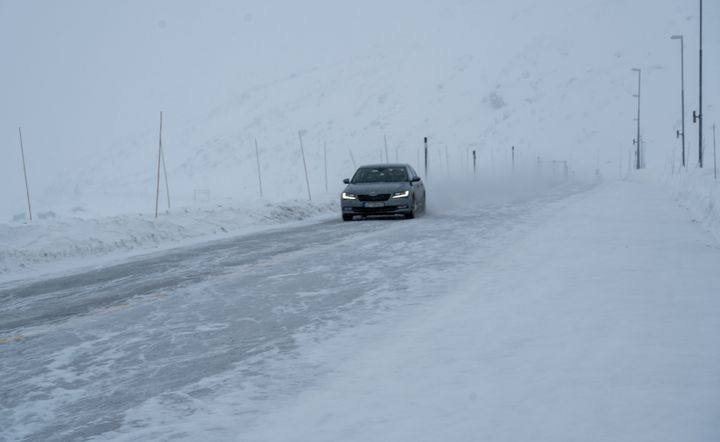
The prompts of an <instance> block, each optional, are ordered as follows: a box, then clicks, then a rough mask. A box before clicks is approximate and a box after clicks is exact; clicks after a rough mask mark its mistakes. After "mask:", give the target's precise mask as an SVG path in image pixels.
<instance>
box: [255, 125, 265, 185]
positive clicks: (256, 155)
mask: <svg viewBox="0 0 720 442" xmlns="http://www.w3.org/2000/svg"><path fill="white" fill-rule="evenodd" d="M255 162H256V163H257V173H258V184H259V185H260V198H262V197H263V188H262V174H261V173H260V149H259V148H258V142H257V138H255Z"/></svg>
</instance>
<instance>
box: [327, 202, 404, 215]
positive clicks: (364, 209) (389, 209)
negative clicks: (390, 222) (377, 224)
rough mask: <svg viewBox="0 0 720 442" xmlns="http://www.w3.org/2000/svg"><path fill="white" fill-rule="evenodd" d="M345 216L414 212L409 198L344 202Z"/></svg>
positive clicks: (342, 203) (342, 204)
mask: <svg viewBox="0 0 720 442" xmlns="http://www.w3.org/2000/svg"><path fill="white" fill-rule="evenodd" d="M341 206H342V213H343V215H404V214H407V213H409V212H410V211H411V210H412V207H411V206H410V199H409V198H398V199H396V200H392V199H391V200H388V201H382V202H370V201H368V202H365V201H359V200H342V201H341Z"/></svg>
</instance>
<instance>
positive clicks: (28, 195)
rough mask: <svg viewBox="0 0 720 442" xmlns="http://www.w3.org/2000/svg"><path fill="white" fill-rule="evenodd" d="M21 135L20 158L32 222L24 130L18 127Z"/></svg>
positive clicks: (29, 215)
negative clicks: (23, 137)
mask: <svg viewBox="0 0 720 442" xmlns="http://www.w3.org/2000/svg"><path fill="white" fill-rule="evenodd" d="M18 134H19V135H20V156H21V157H22V164H23V175H24V176H25V194H26V195H27V204H28V217H29V218H30V221H32V207H31V206H30V187H29V186H28V177H27V168H26V167H25V148H24V147H23V139H22V128H21V127H18Z"/></svg>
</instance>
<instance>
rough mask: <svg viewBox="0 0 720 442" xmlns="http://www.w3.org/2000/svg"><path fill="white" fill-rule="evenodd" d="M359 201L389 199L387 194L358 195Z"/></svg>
mask: <svg viewBox="0 0 720 442" xmlns="http://www.w3.org/2000/svg"><path fill="white" fill-rule="evenodd" d="M358 199H359V200H360V201H387V200H389V199H390V194H389V193H383V194H380V195H358Z"/></svg>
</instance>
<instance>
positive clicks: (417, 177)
mask: <svg viewBox="0 0 720 442" xmlns="http://www.w3.org/2000/svg"><path fill="white" fill-rule="evenodd" d="M419 181H422V180H421V179H420V177H419V176H416V177H414V178H413V179H411V180H410V182H411V183H417V182H419Z"/></svg>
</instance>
